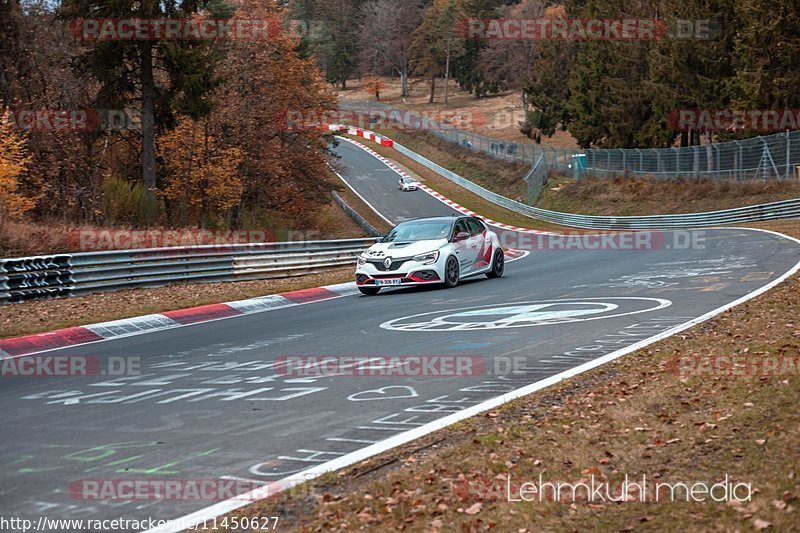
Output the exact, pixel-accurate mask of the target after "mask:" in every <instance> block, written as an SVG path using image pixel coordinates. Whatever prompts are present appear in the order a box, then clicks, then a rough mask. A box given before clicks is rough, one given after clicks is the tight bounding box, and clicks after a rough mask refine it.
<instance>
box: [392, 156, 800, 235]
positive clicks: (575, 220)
mask: <svg viewBox="0 0 800 533" xmlns="http://www.w3.org/2000/svg"><path fill="white" fill-rule="evenodd" d="M394 147H395V149H396V150H397V151H398V152H400V153H401V154H403V155H404V156H406V157H409V158H411V159H413V160H414V161H416V162H417V163H419V164H421V165H423V166H425V167H427V168H429V169H430V170H433V171H434V172H436V173H437V174H440V175H441V176H443V177H445V178H447V179H448V180H450V181H452V182H453V183H456V184H458V185H461V186H462V187H464V188H465V189H467V190H468V191H470V192H473V193H475V194H477V195H478V196H480V197H481V198H483V199H484V200H488V201H490V202H492V203H493V204H497V205H499V206H501V207H505V208H506V209H509V210H511V211H515V212H517V213H520V214H523V215H526V216H529V217H531V218H534V219H537V220H543V221H545V222H552V223H554V224H561V225H562V226H571V227H575V228H586V229H620V230H623V229H670V228H704V227H712V226H722V225H726V224H738V223H741V222H757V221H760V220H778V219H785V218H800V198H796V199H793V200H784V201H782V202H773V203H769V204H761V205H752V206H747V207H737V208H735V209H725V210H722V211H710V212H707V213H687V214H676V215H648V216H628V217H611V216H596V215H573V214H569V213H559V212H558V211H549V210H547V209H539V208H538V207H531V206H529V205H525V204H523V203H521V202H517V201H515V200H512V199H510V198H506V197H505V196H501V195H499V194H497V193H494V192H492V191H490V190H488V189H484V188H483V187H481V186H480V185H478V184H476V183H473V182H471V181H469V180H468V179H466V178H463V177H461V176H459V175H458V174H456V173H455V172H451V171H449V170H447V169H446V168H444V167H442V166H441V165H437V164H436V163H434V162H433V161H431V160H430V159H428V158H426V157H424V156H421V155H420V154H418V153H416V152H413V151H411V150H409V149H408V148H406V147H405V146H403V145H402V144H399V143H397V142H395V143H394Z"/></svg>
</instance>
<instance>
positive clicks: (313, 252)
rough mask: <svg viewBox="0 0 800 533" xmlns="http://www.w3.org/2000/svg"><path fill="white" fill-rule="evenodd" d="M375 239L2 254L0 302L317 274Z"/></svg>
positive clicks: (344, 262)
mask: <svg viewBox="0 0 800 533" xmlns="http://www.w3.org/2000/svg"><path fill="white" fill-rule="evenodd" d="M375 240H376V239H375V238H362V239H346V240H331V241H309V242H284V243H257V244H226V245H209V246H192V247H176V248H150V249H145V250H115V251H109V252H89V253H75V254H57V255H48V256H38V257H19V258H12V259H0V302H2V303H14V302H22V301H26V300H33V299H37V298H52V297H58V296H69V295H77V294H89V293H95V292H104V291H112V290H120V289H129V288H134V287H154V286H162V285H168V284H170V283H177V282H198V283H199V282H212V281H244V280H253V279H268V278H280V277H289V276H298V275H302V274H313V273H317V272H324V271H326V270H330V269H333V268H338V267H343V266H348V265H352V264H354V263H355V260H356V257H357V256H358V255H359V254H360V253H361V252H362V251H364V250H365V249H366V248H368V247H370V246H371V245H372V244H374V243H375Z"/></svg>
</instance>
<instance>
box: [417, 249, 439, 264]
mask: <svg viewBox="0 0 800 533" xmlns="http://www.w3.org/2000/svg"><path fill="white" fill-rule="evenodd" d="M411 260H412V261H416V262H417V263H422V264H423V265H430V264H431V263H435V262H436V261H438V260H439V250H436V251H434V252H428V253H426V254H419V255H415V256H414V257H412V258H411Z"/></svg>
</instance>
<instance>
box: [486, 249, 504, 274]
mask: <svg viewBox="0 0 800 533" xmlns="http://www.w3.org/2000/svg"><path fill="white" fill-rule="evenodd" d="M505 269H506V255H505V254H504V253H503V250H500V249H499V248H498V250H497V251H496V252H495V253H494V259H492V269H491V270H490V271H489V272H487V273H486V277H487V278H500V277H502V276H503V272H505Z"/></svg>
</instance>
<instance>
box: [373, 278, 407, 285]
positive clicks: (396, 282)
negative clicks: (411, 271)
mask: <svg viewBox="0 0 800 533" xmlns="http://www.w3.org/2000/svg"><path fill="white" fill-rule="evenodd" d="M402 281H403V280H402V279H400V278H392V279H376V280H375V285H400V282H402Z"/></svg>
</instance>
